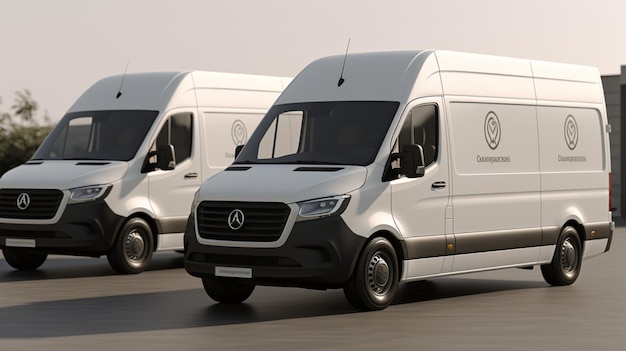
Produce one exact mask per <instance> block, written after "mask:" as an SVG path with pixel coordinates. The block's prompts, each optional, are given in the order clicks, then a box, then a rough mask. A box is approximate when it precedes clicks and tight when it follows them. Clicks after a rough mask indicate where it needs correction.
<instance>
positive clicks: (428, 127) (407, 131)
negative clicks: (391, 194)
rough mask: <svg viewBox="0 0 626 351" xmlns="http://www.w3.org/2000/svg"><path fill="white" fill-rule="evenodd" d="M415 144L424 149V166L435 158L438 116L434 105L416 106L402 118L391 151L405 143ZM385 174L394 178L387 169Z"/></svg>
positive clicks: (386, 176) (392, 165) (393, 164)
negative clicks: (400, 126) (402, 120)
mask: <svg viewBox="0 0 626 351" xmlns="http://www.w3.org/2000/svg"><path fill="white" fill-rule="evenodd" d="M410 144H417V145H421V146H422V149H423V150H424V166H426V167H428V166H429V165H431V164H433V163H434V162H435V161H436V160H437V153H438V151H439V117H438V113H437V106H436V105H421V106H416V107H414V108H413V109H411V111H409V114H408V115H407V116H406V119H405V120H404V124H403V125H402V129H401V130H400V135H399V136H398V139H397V140H396V142H395V144H394V148H393V152H394V153H397V152H400V151H401V150H402V148H403V147H404V146H405V145H410ZM395 163H397V161H395V162H393V163H392V164H391V165H390V168H396V167H397V166H398V165H396V164H395ZM386 173H387V174H386V175H385V177H384V178H385V179H386V180H390V179H395V177H393V176H391V174H392V173H393V172H392V171H391V169H388V170H387V172H386Z"/></svg>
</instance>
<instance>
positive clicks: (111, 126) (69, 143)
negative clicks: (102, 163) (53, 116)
mask: <svg viewBox="0 0 626 351" xmlns="http://www.w3.org/2000/svg"><path fill="white" fill-rule="evenodd" d="M157 115H158V111H141V110H113V111H87V112H73V113H68V114H67V115H65V117H63V118H62V119H61V121H60V122H59V124H57V126H56V127H55V128H54V129H53V130H52V132H50V135H48V137H47V138H46V139H45V140H44V142H43V143H42V144H41V146H40V147H39V149H38V150H37V151H36V152H35V154H34V155H33V157H32V159H33V160H109V161H128V160H130V159H132V158H133V157H134V156H135V154H136V153H137V149H138V148H139V145H141V142H142V141H143V140H144V138H145V136H146V133H147V132H148V130H149V129H150V127H151V126H152V123H153V122H154V120H155V118H156V116H157Z"/></svg>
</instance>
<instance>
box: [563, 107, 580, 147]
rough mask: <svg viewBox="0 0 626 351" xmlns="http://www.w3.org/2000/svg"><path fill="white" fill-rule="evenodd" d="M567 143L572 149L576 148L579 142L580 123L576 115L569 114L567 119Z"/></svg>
mask: <svg viewBox="0 0 626 351" xmlns="http://www.w3.org/2000/svg"><path fill="white" fill-rule="evenodd" d="M564 132H565V143H566V144H567V147H568V148H569V149H570V150H574V149H575V148H576V145H577V144H578V124H577V123H576V119H575V118H574V116H572V115H569V116H567V118H566V119H565V131H564Z"/></svg>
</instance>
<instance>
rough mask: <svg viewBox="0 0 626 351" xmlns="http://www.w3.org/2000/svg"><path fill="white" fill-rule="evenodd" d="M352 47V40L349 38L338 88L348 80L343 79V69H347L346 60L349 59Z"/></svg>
mask: <svg viewBox="0 0 626 351" xmlns="http://www.w3.org/2000/svg"><path fill="white" fill-rule="evenodd" d="M349 47H350V38H348V45H347V46H346V54H345V55H344V56H343V66H341V74H340V75H339V81H338V82H337V86H338V87H340V86H341V85H342V84H343V82H345V81H346V80H345V79H343V69H344V68H346V59H347V58H348V48H349Z"/></svg>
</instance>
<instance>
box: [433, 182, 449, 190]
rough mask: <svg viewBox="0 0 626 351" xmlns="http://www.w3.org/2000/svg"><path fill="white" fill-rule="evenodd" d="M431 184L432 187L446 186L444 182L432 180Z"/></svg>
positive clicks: (440, 187)
mask: <svg viewBox="0 0 626 351" xmlns="http://www.w3.org/2000/svg"><path fill="white" fill-rule="evenodd" d="M431 186H432V187H433V189H442V188H445V187H446V182H442V181H439V182H434V183H433V184H432V185H431Z"/></svg>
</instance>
